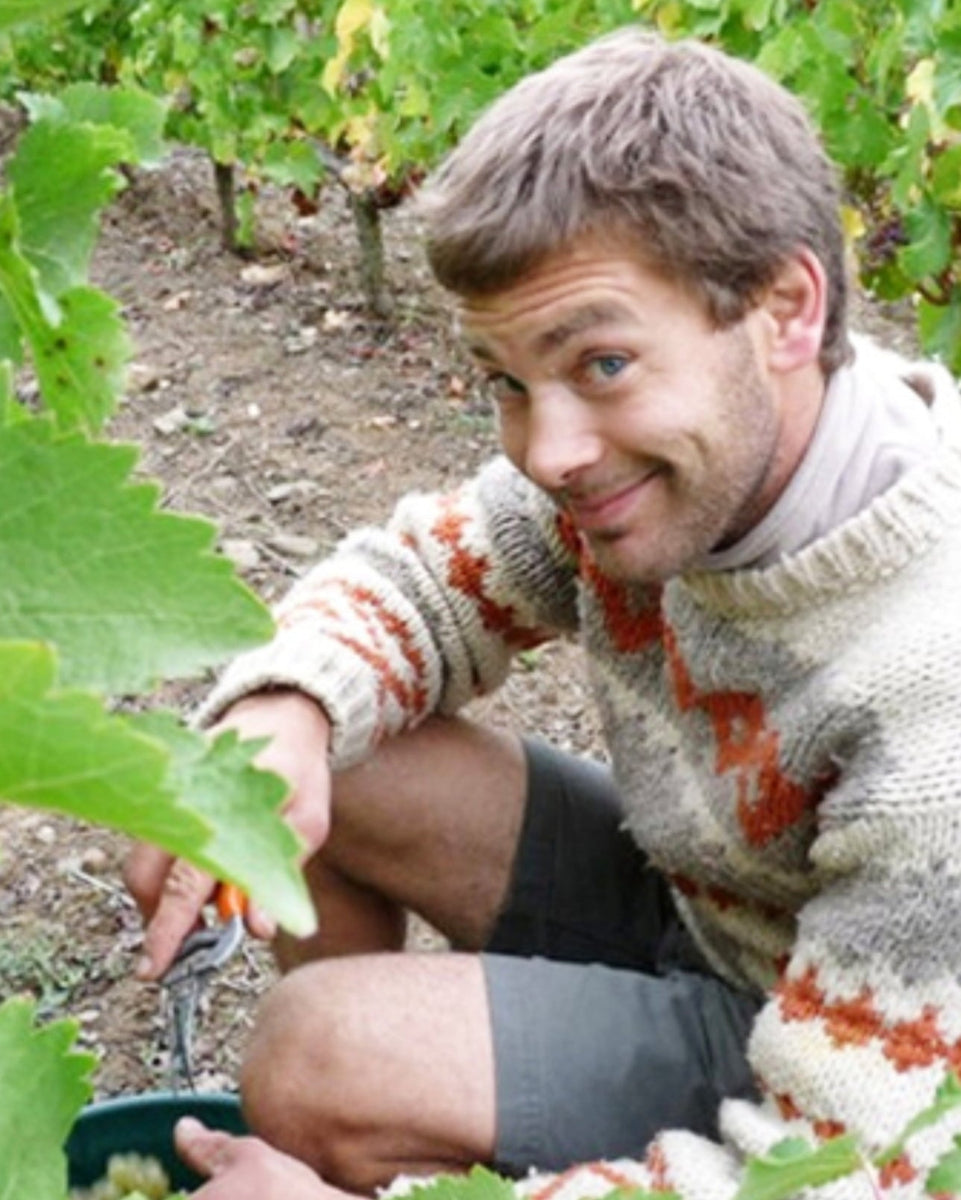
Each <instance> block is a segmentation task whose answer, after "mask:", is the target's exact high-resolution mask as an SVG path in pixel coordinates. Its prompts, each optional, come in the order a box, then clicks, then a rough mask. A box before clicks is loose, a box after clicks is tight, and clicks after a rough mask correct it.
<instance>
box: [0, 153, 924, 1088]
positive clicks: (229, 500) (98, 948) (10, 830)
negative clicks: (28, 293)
mask: <svg viewBox="0 0 961 1200" xmlns="http://www.w3.org/2000/svg"><path fill="white" fill-rule="evenodd" d="M383 227H384V237H385V244H386V254H387V270H388V278H389V281H390V286H391V290H392V293H393V297H394V301H395V313H394V315H393V318H392V319H391V320H390V321H383V320H378V319H376V318H373V317H371V316H369V315H368V314H367V313H366V312H365V310H364V304H363V297H362V294H361V291H360V275H359V261H358V250H357V242H356V239H355V235H354V230H353V226H352V222H351V218H350V215H349V211H348V208H347V205H346V203H345V201H344V198H343V197H342V196H341V195H340V194H339V193H338V192H337V191H336V190H331V191H329V192H328V193H327V194H326V196H325V198H324V204H323V207H322V208H321V211H320V212H319V213H318V214H317V215H316V216H314V217H311V218H309V219H305V218H302V217H299V216H298V215H297V213H296V211H295V210H294V208H293V207H292V206H291V205H290V204H289V203H288V202H287V201H286V199H285V198H284V197H283V196H280V195H275V194H265V195H264V196H263V197H262V198H261V204H260V213H259V226H258V230H259V231H258V247H257V254H256V256H255V257H254V258H251V259H248V260H242V259H239V258H237V257H236V256H233V255H231V254H229V253H227V252H225V251H224V250H223V249H222V248H221V246H220V235H219V226H218V219H217V202H216V197H215V193H214V190H213V186H212V181H211V178H210V172H209V169H208V166H207V164H206V162H205V161H204V160H202V159H201V158H199V157H198V156H196V155H193V154H191V153H187V152H183V151H179V152H177V153H176V154H175V155H174V156H173V157H172V158H171V160H170V161H169V163H168V164H167V165H166V166H165V167H164V168H163V169H162V170H160V171H157V172H154V173H150V174H140V175H138V176H136V178H135V179H134V180H133V182H132V185H131V186H130V188H129V189H128V190H127V191H126V192H125V193H124V194H123V196H122V197H121V198H120V199H119V201H118V202H117V203H116V204H115V206H114V207H113V208H112V209H111V211H110V212H109V214H108V215H107V218H106V220H105V223H104V231H103V238H102V242H101V245H100V248H99V251H98V254H97V259H96V265H95V279H96V281H97V282H98V283H99V284H100V285H101V286H103V287H105V288H106V289H107V290H108V291H110V292H111V293H112V294H114V295H115V296H117V297H118V298H119V299H120V300H121V302H122V304H123V306H124V310H125V315H126V318H127V321H128V322H129V326H130V330H131V333H132V335H133V338H134V341H135V345H136V352H135V362H134V366H133V369H132V371H131V376H130V386H129V389H128V396H127V398H126V401H125V403H124V405H123V406H122V409H121V411H120V413H119V414H118V416H117V418H116V420H115V422H114V428H113V433H114V434H115V435H116V436H117V437H118V438H121V439H123V440H128V441H135V442H137V443H138V444H139V445H140V446H141V447H142V469H143V471H144V472H145V473H146V474H147V475H149V476H152V477H155V478H157V479H159V480H160V481H162V483H163V486H164V492H165V503H166V504H167V505H169V506H170V507H172V508H175V509H178V510H181V511H192V512H199V513H203V514H205V515H207V516H208V517H210V518H211V519H212V520H213V521H214V522H215V523H216V525H217V528H218V530H219V537H220V544H221V546H222V548H223V550H224V552H225V553H227V554H229V555H230V556H231V557H232V558H233V559H234V560H235V562H236V563H237V565H238V569H239V570H240V571H241V573H242V574H243V576H244V577H245V578H246V579H247V580H248V582H249V583H250V585H251V586H252V587H253V588H254V589H256V591H257V592H258V593H259V594H260V595H261V596H262V597H263V598H264V599H265V600H267V601H268V602H271V601H274V600H276V599H277V598H278V597H279V596H280V595H281V594H282V593H283V592H284V591H285V590H286V589H287V588H288V587H289V586H290V585H291V583H292V582H293V581H294V580H295V579H296V578H297V577H298V576H300V575H301V574H302V573H303V572H304V570H305V569H306V568H307V566H308V565H309V563H310V562H311V561H312V560H313V559H315V558H317V557H318V556H320V555H321V554H323V552H324V551H326V550H327V549H329V548H330V547H331V546H332V545H333V544H334V542H335V541H336V540H337V539H338V538H339V537H340V536H341V535H342V534H343V533H344V532H345V531H346V530H348V529H350V528H352V527H353V526H355V525H357V524H358V523H362V522H371V521H378V520H380V519H381V518H383V517H384V516H385V515H386V514H387V512H388V511H389V508H390V506H391V503H392V501H393V499H394V498H396V497H397V496H398V495H400V494H401V493H402V492H404V491H407V490H409V489H411V488H417V489H426V488H434V487H444V486H447V485H450V484H452V483H453V482H455V481H456V480H458V479H459V478H461V477H462V475H463V474H464V473H465V471H467V470H469V469H470V468H471V467H472V466H474V465H475V464H477V463H478V462H480V461H481V460H482V459H483V458H484V457H485V456H487V455H488V454H489V453H490V452H491V451H492V450H493V448H494V432H493V426H492V423H491V420H490V417H489V414H488V412H487V409H486V407H485V405H484V403H483V402H482V400H481V397H480V394H479V390H478V386H477V383H478V381H477V380H476V378H475V377H474V375H473V374H472V371H471V369H470V367H469V365H468V364H467V362H466V361H465V359H464V357H463V355H462V354H461V352H460V350H459V348H458V344H457V340H456V337H455V336H454V334H453V331H452V327H451V322H450V318H449V316H448V313H447V310H446V307H445V304H444V300H443V297H442V296H440V295H439V294H438V292H437V290H436V288H435V287H434V286H433V285H432V283H431V281H430V277H429V273H428V271H427V268H426V266H425V264H424V261H423V257H422V254H421V251H420V245H419V238H418V233H417V229H416V225H415V223H414V220H413V218H412V217H411V215H410V214H409V213H408V212H407V210H405V209H404V208H403V207H401V208H399V209H395V210H391V211H389V212H386V213H384V214H383ZM894 316H895V317H896V316H897V314H895V315H894ZM860 323H861V324H868V325H869V326H871V327H873V328H874V329H875V330H879V331H880V332H881V333H883V334H884V336H885V337H886V338H887V340H888V341H890V342H893V343H894V344H896V345H898V346H899V347H902V348H907V349H910V348H911V345H912V338H911V335H910V333H909V331H908V326H907V324H906V323H905V322H904V320H903V319H902V320H900V321H899V320H896V319H892V316H891V314H885V313H880V312H878V311H877V310H875V309H871V308H869V307H867V306H864V305H863V304H862V306H861V313H860ZM205 686H207V685H206V684H205V683H204V682H203V681H201V682H192V683H189V684H184V683H179V684H177V685H175V686H171V687H168V688H166V689H165V691H164V694H163V699H164V701H165V702H166V703H168V704H173V705H175V706H179V707H182V708H184V709H187V708H189V707H190V705H191V704H192V703H193V702H194V701H195V700H196V698H197V697H198V696H199V695H200V694H201V693H202V691H203V689H204V687H205ZM483 707H484V715H485V716H486V717H488V718H489V719H491V720H493V721H498V722H502V723H505V724H509V725H511V726H512V727H514V728H520V729H524V730H537V731H538V732H539V733H540V734H542V735H544V736H546V737H548V738H551V739H553V740H555V741H556V742H558V743H559V744H561V745H563V746H565V747H567V748H569V749H572V750H575V751H579V752H588V751H597V750H598V739H597V728H596V724H595V721H594V715H593V711H592V708H591V704H590V701H589V700H588V698H587V695H586V692H585V689H584V686H583V682H582V676H581V669H580V662H579V659H578V656H577V653H576V651H575V650H574V649H572V648H571V647H569V646H566V645H560V646H553V647H548V648H546V649H543V650H541V651H539V652H538V653H537V654H536V655H531V656H525V658H524V661H523V663H522V664H519V666H518V668H517V670H516V672H515V674H514V675H513V676H512V678H511V680H510V681H509V683H508V685H507V686H506V687H505V689H503V691H502V692H501V694H500V695H499V696H498V697H497V698H496V700H494V701H490V702H487V703H486V705H485V706H483ZM0 846H2V859H0V919H2V924H0V997H2V996H5V995H9V994H11V993H14V992H21V991H30V992H32V993H33V994H34V995H36V996H37V997H38V998H39V1001H40V1007H41V1011H42V1012H43V1014H44V1015H45V1016H59V1015H64V1014H71V1015H73V1016H75V1017H76V1018H77V1019H78V1020H79V1022H80V1027H81V1032H80V1043H81V1044H82V1045H83V1046H86V1047H89V1048H92V1049H94V1050H96V1051H97V1052H98V1054H99V1056H100V1068H99V1071H98V1073H97V1076H96V1088H97V1093H98V1095H101V1096H105V1095H118V1094H127V1093H135V1092H143V1091H148V1090H153V1089H158V1088H161V1089H162V1088H165V1087H166V1086H167V1083H168V1076H167V1071H168V1046H167V1044H166V1026H165V1022H164V1020H163V1017H162V1013H161V1010H160V1004H159V995H158V989H157V988H156V987H155V986H149V985H144V984H141V983H138V982H136V981H134V980H133V979H132V976H131V972H132V968H133V964H134V963H135V962H136V958H137V954H138V950H139V946H140V943H141V932H140V921H139V917H138V915H137V913H136V912H135V911H134V909H133V906H132V904H131V902H130V900H129V898H128V897H127V896H126V894H125V892H124V890H123V887H122V885H121V883H120V874H119V872H120V864H121V862H122V858H123V854H124V851H125V848H126V847H125V845H124V843H123V840H122V839H121V838H119V837H116V836H115V835H113V834H111V833H108V832H106V831H104V830H102V829H95V828H86V827H83V826H80V825H77V824H75V823H73V822H70V821H67V820H64V819H61V818H59V817H57V816H54V815H49V814H43V813H37V812H31V811H23V810H18V809H15V808H12V807H6V808H0ZM411 936H412V938H414V939H416V940H417V941H419V942H420V943H426V944H435V943H436V939H435V938H434V937H433V936H432V934H431V931H429V930H427V929H425V928H424V927H422V926H419V925H417V924H414V925H413V927H412V935H411ZM274 978H275V974H274V968H273V965H272V961H271V958H270V955H269V952H268V951H267V950H266V948H264V947H263V946H257V945H253V944H248V945H247V946H246V948H245V951H244V953H243V955H242V956H241V957H240V958H239V959H238V960H237V961H236V962H235V964H234V965H233V966H232V967H231V968H230V969H229V970H228V971H227V972H226V973H225V975H224V978H223V979H222V981H221V982H220V983H219V985H218V986H216V987H215V988H214V989H213V990H212V991H211V992H210V994H209V995H208V998H207V1002H206V1006H205V1011H204V1013H203V1016H202V1020H201V1024H200V1028H199V1032H198V1038H197V1052H198V1065H199V1071H198V1085H199V1087H200V1089H201V1090H214V1089H220V1088H231V1087H232V1086H233V1085H234V1081H235V1078H236V1071H237V1066H238V1061H239V1056H240V1054H241V1052H242V1048H243V1044H244V1040H245V1037H246V1034H247V1031H248V1030H249V1028H250V1026H251V1022H252V1017H253V1011H254V1009H255V1006H256V1003H257V999H258V997H259V996H260V995H261V994H262V993H263V991H264V990H265V989H266V988H268V987H269V986H270V984H271V982H272V980H273V979H274Z"/></svg>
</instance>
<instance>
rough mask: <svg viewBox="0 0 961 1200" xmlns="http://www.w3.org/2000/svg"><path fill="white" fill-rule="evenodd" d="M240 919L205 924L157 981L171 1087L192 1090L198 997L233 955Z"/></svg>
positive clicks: (240, 935)
mask: <svg viewBox="0 0 961 1200" xmlns="http://www.w3.org/2000/svg"><path fill="white" fill-rule="evenodd" d="M243 936H244V919H243V917H242V916H240V915H237V914H235V915H233V916H231V917H229V918H228V919H227V920H226V921H224V923H223V924H222V925H208V926H205V927H203V928H201V929H198V930H196V931H195V932H194V933H191V934H190V935H189V936H188V937H187V938H186V939H185V941H184V943H183V945H182V946H181V948H180V950H179V951H178V953H177V957H176V958H175V959H174V961H173V963H172V964H171V966H170V969H169V970H168V971H167V973H166V974H165V975H164V976H163V978H162V979H161V981H160V982H161V986H162V987H163V990H164V994H165V996H166V1001H167V1021H168V1032H169V1044H170V1074H171V1087H172V1089H173V1090H174V1091H180V1090H181V1087H184V1086H185V1087H187V1088H189V1089H190V1090H191V1091H194V1090H196V1089H195V1086H194V1074H193V1036H194V1028H195V1026H196V1023H197V1009H198V1006H199V1004H200V997H201V995H202V993H203V990H204V988H205V987H206V985H207V983H208V981H209V980H210V978H211V977H212V976H213V975H214V974H215V973H216V972H217V971H218V970H219V969H220V968H221V967H222V966H223V965H224V963H226V962H227V961H228V960H229V959H230V958H231V957H232V956H233V955H234V954H235V953H236V952H237V949H238V948H239V946H240V943H241V942H242V941H243Z"/></svg>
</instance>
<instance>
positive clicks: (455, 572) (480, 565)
mask: <svg viewBox="0 0 961 1200" xmlns="http://www.w3.org/2000/svg"><path fill="white" fill-rule="evenodd" d="M458 502H459V496H458V494H457V493H454V494H453V495H450V496H444V497H442V499H441V501H440V508H441V514H440V516H439V517H438V519H437V520H436V521H435V523H434V525H433V526H432V527H431V534H432V535H433V536H434V537H435V538H436V539H437V540H438V541H439V542H440V543H441V544H442V545H443V546H446V547H447V549H448V551H449V553H450V559H449V562H448V566H447V582H448V583H449V584H450V586H451V587H453V588H456V589H457V591H459V592H460V593H461V594H462V595H464V596H468V597H469V598H470V599H471V600H473V602H474V603H475V604H476V605H477V609H478V612H479V613H480V618H481V621H482V622H483V624H484V628H485V629H489V630H490V631H491V632H492V633H497V634H500V635H501V636H502V637H503V638H504V640H505V641H506V642H507V644H508V645H510V646H513V647H515V648H517V649H520V650H530V649H532V648H533V647H534V646H539V645H540V644H541V642H543V641H544V640H545V639H546V634H544V633H542V632H541V631H539V630H536V629H530V628H526V627H524V626H523V625H519V624H517V615H516V613H515V611H514V609H513V607H512V606H511V605H509V604H498V603H497V601H496V600H494V599H492V598H491V597H490V596H488V595H487V593H486V591H485V583H486V579H487V575H488V573H489V571H490V560H489V559H488V558H487V557H486V555H483V554H475V553H474V552H473V551H471V550H469V549H468V547H467V545H466V544H465V538H464V532H465V530H466V529H467V527H468V526H469V525H470V523H471V520H472V518H471V516H470V514H469V513H466V512H464V511H463V510H461V509H459V508H458Z"/></svg>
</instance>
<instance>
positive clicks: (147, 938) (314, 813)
mask: <svg viewBox="0 0 961 1200" xmlns="http://www.w3.org/2000/svg"><path fill="white" fill-rule="evenodd" d="M225 729H236V730H237V732H238V733H239V734H240V736H241V737H242V738H244V739H248V738H270V742H269V743H268V745H266V746H265V747H264V748H263V750H261V752H260V753H259V754H258V755H257V765H258V766H259V767H263V768H264V769H265V770H270V771H275V772H276V773H277V774H278V775H281V776H282V777H283V778H284V779H286V780H287V781H288V782H289V784H290V792H289V793H288V796H287V800H286V802H285V804H284V814H285V817H286V819H287V821H288V822H289V823H290V825H291V826H292V827H293V828H294V829H295V830H296V831H297V833H298V834H299V835H300V837H301V838H302V839H303V841H304V843H305V851H304V855H303V858H304V859H306V858H308V857H310V855H311V854H313V853H314V851H316V850H317V849H318V848H319V847H320V846H321V845H323V843H324V841H325V840H326V837H327V833H328V830H329V828H330V767H329V765H328V761H327V750H328V746H329V743H330V723H329V721H328V720H327V717H326V715H325V714H324V711H323V709H322V708H321V707H320V705H319V704H317V703H316V701H314V700H313V699H311V698H310V697H309V696H306V695H304V694H303V693H301V692H296V691H277V692H258V693H256V694H254V695H251V696H247V697H245V698H244V699H243V700H241V701H239V702H238V703H237V704H235V705H233V706H232V707H231V708H230V709H229V710H228V711H227V712H226V714H225V715H224V716H223V718H222V719H221V720H220V721H219V722H218V723H217V724H216V725H215V726H213V727H212V729H211V730H210V733H211V735H212V736H213V735H215V734H217V733H221V732H223V731H224V730H225ZM124 882H125V883H126V885H127V888H128V889H129V891H130V893H131V895H132V896H133V898H134V899H135V900H136V902H137V906H138V907H139V909H140V912H141V914H142V916H143V919H144V921H145V923H146V928H145V931H144V944H143V954H142V956H141V959H140V962H139V963H138V964H137V975H138V976H139V978H141V979H145V980H151V979H159V978H160V976H161V975H163V973H164V972H165V971H166V970H167V968H168V967H169V966H170V964H171V962H172V961H173V959H174V956H175V955H176V953H177V950H178V949H179V948H180V945H181V943H182V942H183V940H184V938H185V937H186V936H187V934H188V933H189V932H190V931H191V930H192V929H193V928H194V927H195V926H196V924H197V922H198V920H199V918H200V913H201V910H202V908H203V906H204V905H205V904H206V903H207V901H208V900H209V899H210V898H211V896H212V895H213V890H214V886H215V881H214V880H213V879H211V878H210V877H209V876H208V875H205V874H204V873H203V872H202V871H200V870H198V869H197V868H196V867H194V866H192V865H191V864H190V863H187V862H184V861H183V860H181V859H175V858H173V857H171V855H169V854H167V853H165V852H164V851H162V850H158V849H157V848H156V847H155V846H149V845H146V844H145V843H139V844H138V845H136V846H134V847H133V849H132V850H131V852H130V854H129V855H128V856H127V861H126V863H125V865H124ZM247 924H248V927H249V929H250V932H251V933H252V934H253V935H254V936H255V937H263V938H270V937H272V936H273V934H274V925H273V922H272V921H271V920H270V919H269V918H268V917H267V915H266V914H265V913H263V912H261V911H259V910H258V909H257V908H256V907H255V906H251V908H250V910H249V912H248V916H247Z"/></svg>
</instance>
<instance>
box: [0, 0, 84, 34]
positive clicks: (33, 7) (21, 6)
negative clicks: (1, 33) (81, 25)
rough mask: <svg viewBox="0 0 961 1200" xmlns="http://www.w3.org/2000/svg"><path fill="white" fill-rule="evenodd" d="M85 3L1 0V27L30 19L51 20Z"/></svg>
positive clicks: (55, 0) (66, 0) (23, 22)
mask: <svg viewBox="0 0 961 1200" xmlns="http://www.w3.org/2000/svg"><path fill="white" fill-rule="evenodd" d="M84 3H86V0H0V29H9V28H10V27H11V26H13V25H23V24H25V23H27V22H28V21H40V20H50V19H51V18H53V17H59V16H62V15H63V14H64V13H68V12H70V11H71V10H72V9H75V8H81V7H82V6H83V4H84Z"/></svg>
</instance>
